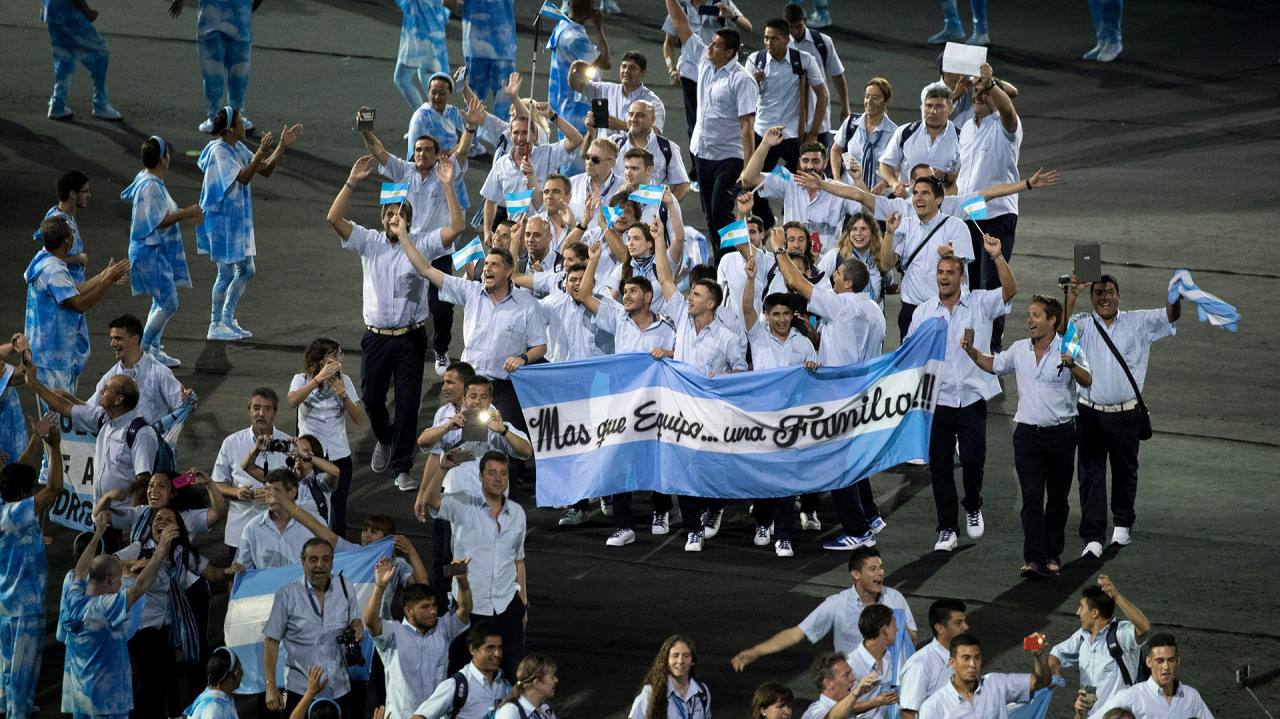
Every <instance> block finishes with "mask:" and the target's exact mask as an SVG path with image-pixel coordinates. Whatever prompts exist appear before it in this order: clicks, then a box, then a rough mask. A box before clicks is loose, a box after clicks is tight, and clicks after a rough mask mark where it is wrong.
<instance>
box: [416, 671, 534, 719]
mask: <svg viewBox="0 0 1280 719" xmlns="http://www.w3.org/2000/svg"><path fill="white" fill-rule="evenodd" d="M458 673H459V674H461V675H462V677H463V678H464V679H466V680H467V703H466V704H464V705H462V709H461V710H459V711H458V715H457V717H455V718H454V719H484V717H487V716H489V714H490V712H492V711H494V710H495V709H497V707H498V705H499V704H501V703H502V700H503V699H506V698H507V694H510V693H511V684H509V683H508V682H507V680H506V678H504V677H503V676H502V672H498V675H497V676H496V677H495V678H494V680H493V681H492V682H490V681H489V680H488V678H486V677H485V675H483V674H481V673H480V670H479V669H476V665H475V663H474V662H467V665H466V666H465V667H463V668H462V669H461V670H459V672H458ZM453 690H454V681H453V677H448V678H446V679H444V680H443V681H441V682H440V684H439V685H437V686H436V688H435V691H433V692H431V696H429V697H427V700H426V701H424V702H422V704H420V705H419V706H418V708H417V709H415V710H414V711H413V714H414V715H416V716H421V717H426V719H442V717H446V716H448V715H449V713H450V711H451V710H452V709H453Z"/></svg>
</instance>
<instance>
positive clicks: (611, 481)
mask: <svg viewBox="0 0 1280 719" xmlns="http://www.w3.org/2000/svg"><path fill="white" fill-rule="evenodd" d="M945 354H946V325H945V324H944V323H943V321H942V320H940V319H935V320H930V321H929V322H927V323H925V324H924V325H923V326H921V328H920V329H919V331H917V332H916V334H914V335H913V336H911V337H910V338H908V340H907V342H906V343H905V344H904V345H903V346H902V347H900V348H899V349H898V350H896V351H895V352H893V353H891V354H886V355H881V356H880V357H877V358H875V359H872V360H868V361H866V362H860V363H858V364H852V365H848V366H845V367H824V368H820V369H818V370H815V371H809V370H805V369H804V368H803V367H786V368H778V369H773V370H764V371H759V372H746V373H740V374H731V375H720V376H717V377H713V378H707V377H703V376H702V375H700V374H699V373H698V372H697V370H695V369H694V368H693V367H691V366H689V365H687V364H684V363H681V362H672V361H667V360H661V361H660V360H655V359H653V358H652V357H650V356H649V355H646V354H625V355H613V356H609V357H599V358H594V359H586V360H574V361H571V362H560V363H554V364H545V365H534V366H531V367H524V368H521V369H520V370H519V371H517V372H515V373H514V374H512V375H511V379H512V382H513V384H514V385H515V390H516V394H517V395H518V396H519V398H520V405H521V407H522V408H523V410H524V415H525V420H526V422H527V423H528V425H529V439H530V441H531V442H532V443H533V450H534V457H535V458H536V460H537V467H538V505H539V506H543V507H546V506H563V505H568V504H573V503H574V502H575V501H577V500H579V499H582V498H585V497H601V496H607V495H610V494H615V493H618V492H629V491H634V490H654V491H658V492H664V493H667V494H677V495H681V494H682V495H691V496H696V497H721V498H726V499H734V498H737V499H751V498H763V497H786V496H791V495H794V494H802V493H806V492H821V491H825V490H831V489H838V488H840V487H845V486H848V485H849V484H851V483H853V482H855V481H857V480H859V479H862V478H864V477H869V476H871V475H872V474H875V473H876V472H879V471H881V470H884V469H887V468H889V467H892V466H894V465H897V464H901V463H902V462H905V461H907V460H910V459H917V458H927V457H928V448H929V428H930V425H931V423H932V421H933V405H934V401H935V399H936V396H937V383H938V377H939V375H940V373H941V369H942V362H943V359H944V357H945Z"/></svg>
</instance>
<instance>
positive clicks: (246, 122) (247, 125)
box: [240, 112, 253, 132]
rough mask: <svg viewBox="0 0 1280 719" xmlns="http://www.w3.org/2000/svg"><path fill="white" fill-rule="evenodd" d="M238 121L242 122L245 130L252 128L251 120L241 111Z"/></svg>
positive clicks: (248, 130)
mask: <svg viewBox="0 0 1280 719" xmlns="http://www.w3.org/2000/svg"><path fill="white" fill-rule="evenodd" d="M240 122H242V123H244V131H245V132H250V131H252V130H253V120H250V119H249V118H247V117H245V116H244V113H243V112H242V113H240Z"/></svg>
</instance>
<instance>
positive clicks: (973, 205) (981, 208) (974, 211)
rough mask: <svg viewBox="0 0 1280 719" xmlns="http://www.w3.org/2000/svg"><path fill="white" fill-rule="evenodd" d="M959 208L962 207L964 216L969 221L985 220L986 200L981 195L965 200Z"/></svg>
mask: <svg viewBox="0 0 1280 719" xmlns="http://www.w3.org/2000/svg"><path fill="white" fill-rule="evenodd" d="M961 206H962V207H964V211H965V214H967V215H968V216H969V219H971V220H985V219H986V218H987V198H985V197H983V196H982V195H978V196H977V197H971V198H969V199H967V200H965V201H964V204H963V205H961Z"/></svg>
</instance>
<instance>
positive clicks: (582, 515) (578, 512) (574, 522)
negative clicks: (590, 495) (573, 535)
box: [560, 507, 590, 527]
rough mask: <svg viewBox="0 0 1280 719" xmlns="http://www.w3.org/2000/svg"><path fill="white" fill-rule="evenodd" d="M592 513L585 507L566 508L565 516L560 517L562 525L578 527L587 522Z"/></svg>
mask: <svg viewBox="0 0 1280 719" xmlns="http://www.w3.org/2000/svg"><path fill="white" fill-rule="evenodd" d="M589 516H590V514H588V513H587V511H586V510H585V509H575V508H573V507H570V508H568V509H566V510H564V516H562V517H560V526H561V527H576V526H578V525H579V524H585V523H586V521H587V517H589Z"/></svg>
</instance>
